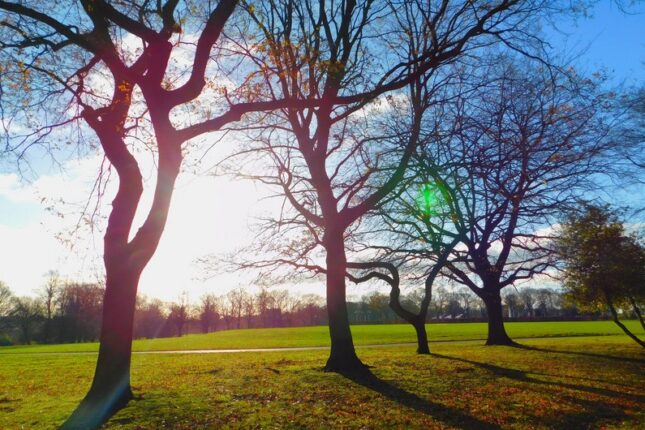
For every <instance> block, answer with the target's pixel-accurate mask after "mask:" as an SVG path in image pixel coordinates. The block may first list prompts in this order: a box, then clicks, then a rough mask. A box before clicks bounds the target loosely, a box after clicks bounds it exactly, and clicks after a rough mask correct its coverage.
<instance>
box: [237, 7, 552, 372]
mask: <svg viewBox="0 0 645 430" xmlns="http://www.w3.org/2000/svg"><path fill="white" fill-rule="evenodd" d="M538 3H539V4H538ZM543 5H544V3H543V2H536V3H534V2H517V1H498V2H493V3H487V4H486V7H484V8H480V7H479V6H477V5H475V4H473V3H472V2H443V3H441V4H440V5H439V6H438V7H437V8H435V7H434V5H433V4H426V3H418V2H390V1H383V2H354V1H349V2H346V3H342V4H341V3H338V4H335V5H331V7H330V8H326V7H325V6H326V5H325V4H324V3H319V2H313V1H304V2H294V1H284V2H265V3H263V4H262V5H261V6H258V7H249V8H248V9H249V10H250V15H251V19H252V20H254V22H256V24H257V26H258V27H259V28H260V30H261V31H260V34H259V36H258V38H259V39H261V42H260V43H259V44H257V45H253V47H252V49H249V48H248V47H246V46H240V49H241V50H244V51H245V52H246V54H247V56H249V57H250V58H252V59H253V60H254V61H256V62H257V63H258V64H259V65H260V68H261V70H262V72H263V73H262V74H260V75H258V76H257V77H256V80H255V81H256V83H257V86H258V91H259V92H264V93H269V94H273V95H274V97H276V98H283V97H284V98H293V97H303V98H307V99H313V98H319V99H320V100H322V104H321V105H320V106H319V107H318V108H316V109H309V108H304V109H283V110H278V111H276V112H275V113H272V114H270V115H267V116H263V117H262V118H261V119H260V120H258V124H260V123H261V122H263V123H264V124H266V125H265V126H259V127H258V128H259V130H258V131H257V133H256V134H254V135H253V136H252V141H253V142H254V145H250V147H249V149H248V151H245V152H244V154H245V155H248V154H251V159H253V157H257V158H256V159H263V160H268V162H269V164H270V167H272V168H273V171H267V173H264V172H263V173H262V174H260V175H258V174H257V173H255V174H254V173H250V174H249V175H248V176H249V177H251V178H253V179H255V180H258V181H261V182H263V183H266V184H268V185H271V186H274V187H276V189H277V190H279V191H278V194H279V195H281V196H283V197H284V199H285V209H284V211H283V212H282V216H281V217H280V218H279V219H276V220H268V223H267V225H268V226H269V228H268V229H267V231H270V232H271V233H268V234H266V237H267V238H268V237H271V238H272V240H270V241H269V243H268V244H267V245H266V247H264V248H263V249H261V250H260V251H259V252H260V255H262V254H265V255H269V254H272V256H271V257H268V258H267V259H266V260H265V261H263V262H257V261H256V264H242V265H241V267H243V268H249V267H264V268H269V267H273V266H275V265H281V264H283V265H287V266H292V267H295V268H298V269H301V270H303V271H313V272H318V273H324V276H325V282H326V290H327V312H328V317H329V330H330V337H331V352H330V357H329V359H328V360H327V364H326V366H325V368H326V369H327V370H330V371H340V372H343V371H352V370H357V369H363V368H364V366H363V364H362V363H361V361H360V360H359V359H358V357H357V356H356V353H355V350H354V345H353V341H352V336H351V331H350V329H349V319H348V315H347V307H346V290H345V274H346V270H347V256H346V247H345V236H346V234H347V233H348V230H350V229H352V228H355V227H356V224H357V223H358V222H359V220H360V219H361V217H362V216H363V215H364V214H365V213H366V212H368V211H369V210H371V209H373V208H374V207H375V206H376V205H377V204H378V203H379V201H380V200H381V199H383V197H385V196H386V195H387V194H388V193H389V192H391V191H392V190H393V189H394V186H395V185H396V183H397V182H398V181H399V180H400V179H401V177H402V176H403V173H404V171H405V168H406V165H407V163H408V161H409V159H410V156H411V155H412V153H413V151H414V148H415V144H416V137H415V134H416V133H417V131H416V129H412V130H411V131H410V133H408V135H407V136H408V138H406V136H400V135H399V136H391V135H387V134H384V133H383V132H382V130H381V129H380V128H379V124H378V120H379V119H383V118H384V117H385V116H387V114H384V113H383V112H382V111H381V112H380V113H379V108H378V107H376V108H375V107H374V106H368V105H366V104H367V102H369V101H371V100H374V98H376V97H377V96H378V95H379V94H382V93H385V92H387V91H393V92H394V93H393V94H392V96H391V98H390V99H387V100H388V101H387V103H390V104H394V103H397V98H398V97H401V96H403V98H405V97H406V96H405V95H402V94H401V93H400V92H401V91H402V90H403V89H405V90H410V92H411V94H412V95H411V97H419V96H420V95H419V91H418V90H419V88H418V87H419V86H423V85H425V84H426V83H428V82H431V77H433V75H434V74H435V73H436V72H437V71H438V70H439V69H441V68H442V67H443V66H444V65H446V64H448V63H450V62H452V61H454V60H455V59H457V58H459V57H460V56H463V55H465V54H466V53H467V52H470V51H471V50H476V49H477V48H479V47H481V46H482V45H487V44H490V43H493V42H494V41H497V40H500V38H501V39H503V40H505V41H506V42H507V43H508V44H509V45H513V35H515V36H517V35H520V34H521V35H523V36H526V35H527V34H528V33H527V32H522V31H516V30H520V27H521V24H522V23H523V22H525V20H526V18H528V17H529V16H536V15H535V14H536V13H537V12H538V11H539V10H540V7H541V6H543ZM506 36H508V38H507V37H506ZM524 40H525V39H524ZM515 41H517V40H515ZM258 45H259V46H258ZM392 48H394V49H392ZM357 91H358V92H359V93H360V95H359V96H355V93H356V92H357ZM339 101H343V102H347V103H345V104H343V105H342V106H339V103H338V102H339ZM383 101H385V100H383ZM389 112H390V111H389V110H388V113H389ZM375 118H376V121H374V119H375ZM417 118H418V116H417ZM415 126H416V128H418V122H417V123H416V124H415ZM385 164H387V165H388V166H390V167H391V168H390V169H385V168H384V165H385ZM377 172H378V173H377ZM294 237H295V238H294ZM265 240H266V239H265ZM276 242H279V243H278V244H276ZM316 254H317V257H316ZM316 258H317V259H318V261H313V260H315V259H316ZM323 261H324V263H323Z"/></svg>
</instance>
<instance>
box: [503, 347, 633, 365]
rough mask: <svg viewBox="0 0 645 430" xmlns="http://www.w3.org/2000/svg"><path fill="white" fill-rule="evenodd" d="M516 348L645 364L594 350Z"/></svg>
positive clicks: (631, 358)
mask: <svg viewBox="0 0 645 430" xmlns="http://www.w3.org/2000/svg"><path fill="white" fill-rule="evenodd" d="M513 346H514V347H515V348H519V349H527V350H529V351H540V352H550V353H554V354H568V355H581V356H583V357H593V358H602V359H605V360H614V361H620V362H623V363H624V362H628V363H635V364H645V359H642V358H633V357H618V356H616V355H606V354H596V353H593V352H582V351H563V350H559V349H548V348H538V347H536V346H529V345H523V344H519V343H518V344H516V345H513Z"/></svg>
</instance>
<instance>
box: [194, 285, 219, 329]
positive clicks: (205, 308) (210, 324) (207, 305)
mask: <svg viewBox="0 0 645 430" xmlns="http://www.w3.org/2000/svg"><path fill="white" fill-rule="evenodd" d="M219 317H220V315H219V309H218V301H217V298H216V297H215V296H214V295H213V294H205V295H204V296H202V298H201V304H200V307H199V322H200V324H201V326H202V332H203V333H210V332H211V331H212V330H214V329H215V327H216V326H217V321H218V320H219Z"/></svg>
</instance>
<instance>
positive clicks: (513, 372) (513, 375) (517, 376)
mask: <svg viewBox="0 0 645 430" xmlns="http://www.w3.org/2000/svg"><path fill="white" fill-rule="evenodd" d="M432 355H433V356H434V357H437V358H443V359H447V360H454V361H459V362H461V363H467V364H470V365H473V366H477V367H479V368H482V369H485V370H487V371H489V372H491V373H493V374H494V375H497V376H502V377H505V378H510V379H514V380H516V381H519V382H526V383H529V384H536V385H551V386H556V387H560V388H567V389H570V390H577V391H585V392H588V393H593V394H598V395H602V396H608V397H622V398H626V399H629V400H633V401H637V402H641V403H642V402H645V396H642V395H639V394H631V393H625V392H620V391H614V390H610V389H607V388H599V387H589V386H587V385H577V384H569V383H566V382H554V381H542V380H540V379H536V378H533V377H531V376H529V375H528V374H527V373H526V372H524V371H523V370H517V369H511V368H507V367H501V366H496V365H494V364H489V363H481V362H479V361H473V360H467V359H465V358H459V357H452V356H449V355H442V354H437V353H433V354H432ZM557 377H560V378H561V377H562V376H557ZM564 377H565V378H566V376H564Z"/></svg>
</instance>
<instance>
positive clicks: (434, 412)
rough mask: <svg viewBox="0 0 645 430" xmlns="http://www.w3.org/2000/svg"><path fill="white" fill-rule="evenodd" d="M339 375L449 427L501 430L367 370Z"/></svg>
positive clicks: (496, 426)
mask: <svg viewBox="0 0 645 430" xmlns="http://www.w3.org/2000/svg"><path fill="white" fill-rule="evenodd" d="M341 375H343V376H344V377H345V378H347V379H349V380H351V381H353V382H355V383H357V384H359V385H362V386H363V387H365V388H369V389H370V390H373V391H376V392H377V393H380V394H382V395H384V396H385V397H387V398H388V399H390V400H393V401H395V402H397V403H399V404H400V405H403V406H406V407H408V408H412V409H414V410H416V411H418V412H421V413H423V414H426V415H428V416H431V417H432V418H435V419H437V420H439V421H441V422H443V423H444V424H447V425H450V426H455V427H458V428H462V429H482V430H497V429H500V428H501V427H500V426H499V425H497V424H492V423H489V422H486V421H482V420H480V419H478V418H476V417H473V416H471V415H468V414H466V413H464V412H463V411H460V410H458V409H453V408H449V407H446V406H444V405H442V404H440V403H435V402H431V401H429V400H426V399H423V398H421V397H419V396H417V395H416V394H413V393H410V392H408V391H406V390H404V389H402V388H399V387H397V386H395V385H392V384H390V383H388V382H386V381H384V380H382V379H380V378H379V377H377V376H376V375H374V374H373V373H372V372H371V371H370V370H369V369H365V370H361V371H358V372H351V373H349V372H344V373H341Z"/></svg>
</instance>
